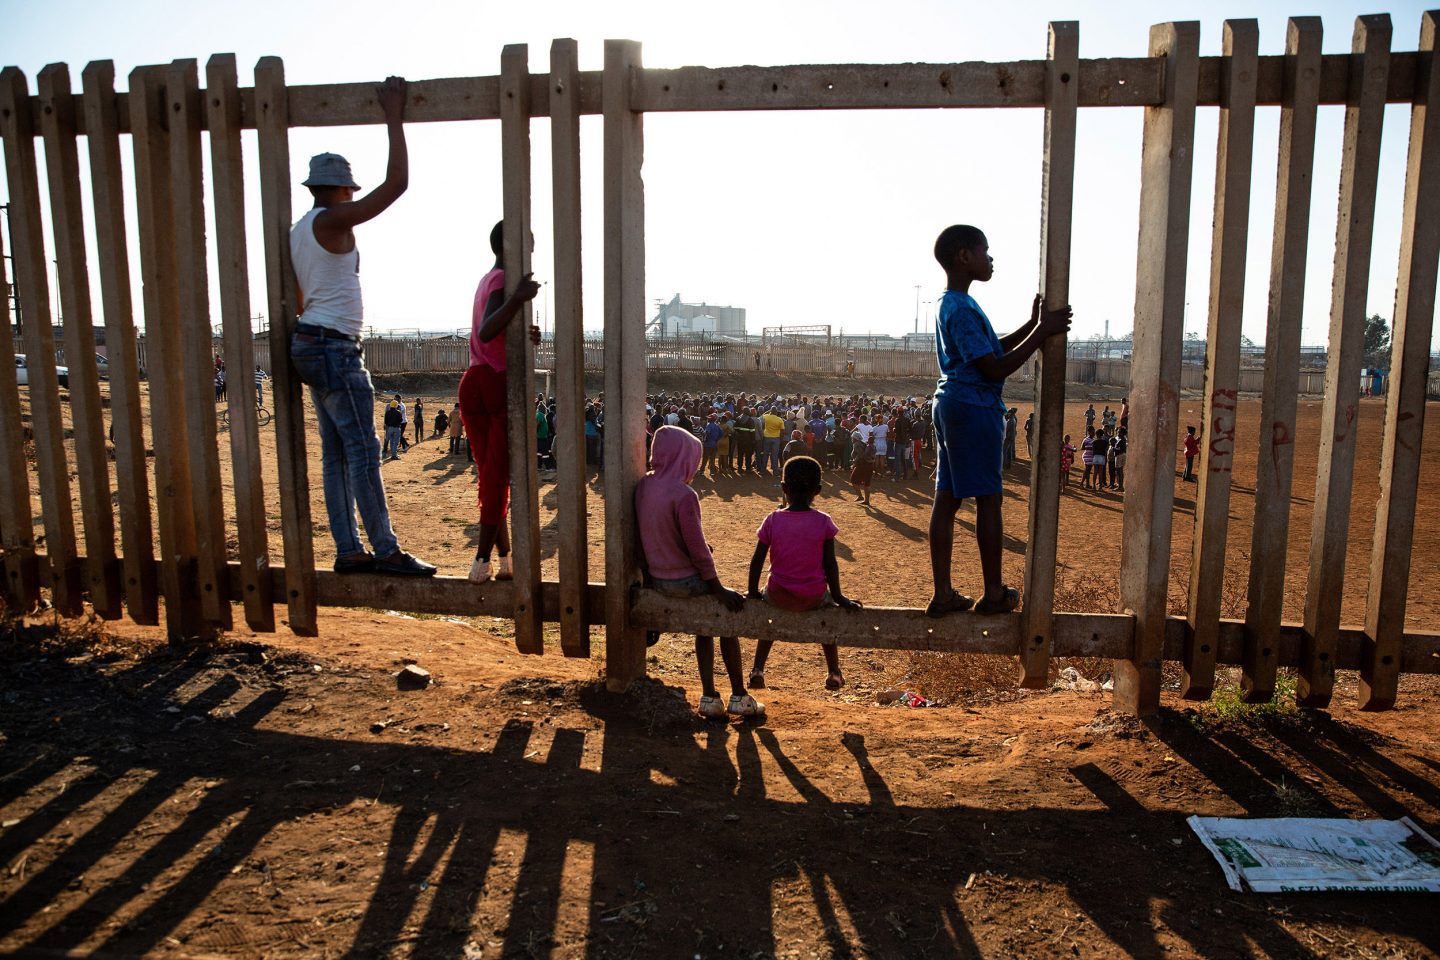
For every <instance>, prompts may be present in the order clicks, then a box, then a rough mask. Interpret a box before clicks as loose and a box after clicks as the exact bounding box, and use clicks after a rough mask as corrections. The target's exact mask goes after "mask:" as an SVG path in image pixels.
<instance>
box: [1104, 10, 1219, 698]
mask: <svg viewBox="0 0 1440 960" xmlns="http://www.w3.org/2000/svg"><path fill="white" fill-rule="evenodd" d="M1199 43H1200V26H1199V24H1197V23H1194V22H1186V23H1170V24H1160V25H1157V26H1155V27H1152V28H1151V30H1150V53H1151V55H1152V56H1164V57H1166V58H1167V59H1168V61H1169V66H1168V69H1167V70H1166V73H1165V87H1166V97H1165V105H1164V106H1158V107H1146V108H1145V129H1144V142H1143V147H1142V150H1143V154H1142V160H1141V174H1140V175H1141V182H1140V239H1139V245H1138V246H1139V266H1138V269H1137V271H1136V284H1135V345H1134V352H1133V354H1132V358H1133V359H1132V361H1131V363H1132V366H1131V383H1130V394H1129V397H1130V421H1129V434H1128V437H1129V454H1128V461H1127V463H1128V466H1127V468H1126V471H1125V482H1126V495H1125V521H1124V540H1123V544H1122V548H1121V557H1120V600H1121V603H1122V604H1123V605H1124V607H1125V609H1126V610H1127V611H1129V612H1131V613H1133V614H1134V615H1135V618H1136V624H1135V653H1134V657H1133V658H1132V659H1130V660H1117V661H1115V703H1116V706H1117V707H1118V708H1119V709H1121V710H1124V711H1126V712H1128V713H1133V714H1140V715H1144V714H1150V713H1153V712H1155V711H1156V710H1158V709H1159V706H1160V652H1161V645H1162V644H1163V642H1164V631H1165V616H1166V605H1167V597H1166V592H1167V588H1168V587H1169V584H1170V527H1171V522H1172V513H1173V511H1174V500H1175V432H1176V419H1177V417H1178V416H1179V408H1180V355H1181V348H1182V332H1183V323H1184V318H1185V266H1186V253H1187V247H1188V242H1189V234H1190V180H1191V167H1192V163H1193V157H1194V146H1195V83H1196V60H1197V57H1196V52H1197V50H1198V47H1199Z"/></svg>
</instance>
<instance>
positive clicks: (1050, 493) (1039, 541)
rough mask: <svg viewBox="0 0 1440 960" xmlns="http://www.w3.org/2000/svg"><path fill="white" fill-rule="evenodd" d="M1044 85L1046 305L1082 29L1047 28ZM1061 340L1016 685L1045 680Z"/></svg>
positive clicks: (1051, 301) (1050, 376) (1049, 369)
mask: <svg viewBox="0 0 1440 960" xmlns="http://www.w3.org/2000/svg"><path fill="white" fill-rule="evenodd" d="M1049 45H1050V50H1049V53H1050V59H1049V60H1048V61H1047V68H1048V69H1047V72H1046V80H1045V99H1046V105H1045V159H1044V163H1043V164H1042V166H1041V169H1042V170H1043V171H1044V174H1043V176H1044V179H1043V182H1042V184H1041V194H1040V210H1041V221H1042V223H1041V227H1040V275H1041V277H1042V279H1043V283H1042V289H1043V290H1044V293H1045V306H1046V308H1047V309H1055V308H1058V307H1062V306H1065V305H1066V304H1068V303H1069V302H1070V227H1071V220H1072V207H1073V203H1074V197H1075V123H1076V115H1077V113H1078V111H1077V109H1076V107H1077V103H1078V90H1079V86H1080V85H1079V82H1078V80H1079V67H1078V64H1079V57H1080V25H1079V24H1078V23H1075V22H1073V21H1067V22H1058V23H1052V24H1050V41H1049ZM1066 340H1067V338H1066V337H1063V336H1055V337H1050V338H1049V339H1047V340H1046V341H1045V343H1044V345H1043V346H1042V347H1041V348H1040V362H1039V363H1038V364H1037V365H1036V375H1035V410H1036V417H1035V419H1036V421H1037V423H1036V427H1037V429H1036V431H1035V439H1036V441H1037V445H1036V447H1035V449H1036V450H1038V451H1040V454H1039V456H1032V457H1031V460H1030V514H1029V536H1028V538H1027V540H1026V543H1027V544H1028V546H1027V548H1026V550H1025V606H1024V608H1023V610H1022V615H1021V622H1022V624H1023V627H1022V629H1023V633H1022V634H1021V637H1022V638H1023V640H1024V642H1023V643H1022V644H1021V647H1020V686H1022V687H1025V688H1026V689H1030V690H1040V689H1043V688H1044V687H1045V686H1046V685H1047V684H1048V683H1049V682H1050V680H1049V676H1048V674H1049V668H1050V655H1051V649H1050V648H1051V640H1052V638H1051V630H1052V624H1051V611H1052V610H1053V609H1054V606H1055V553H1056V544H1057V542H1058V540H1059V536H1060V458H1059V456H1057V455H1055V451H1058V450H1059V449H1060V443H1061V440H1062V439H1063V437H1064V433H1065V344H1066Z"/></svg>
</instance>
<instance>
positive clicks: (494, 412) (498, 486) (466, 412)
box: [459, 220, 540, 583]
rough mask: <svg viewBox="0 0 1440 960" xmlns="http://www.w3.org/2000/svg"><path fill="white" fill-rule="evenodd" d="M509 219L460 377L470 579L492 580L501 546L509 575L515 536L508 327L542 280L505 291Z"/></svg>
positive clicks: (495, 245)
mask: <svg viewBox="0 0 1440 960" xmlns="http://www.w3.org/2000/svg"><path fill="white" fill-rule="evenodd" d="M504 228H505V222H504V221H503V220H502V221H501V222H500V223H497V224H495V228H494V229H493V230H491V231H490V249H491V250H493V251H494V252H495V266H494V267H493V268H491V270H490V272H489V273H487V274H485V276H484V277H482V278H481V280H480V285H479V286H478V287H477V288H476V289H475V305H474V308H473V309H472V310H471V314H470V368H469V369H468V370H466V371H465V375H464V376H463V377H461V378H460V397H459V400H460V418H461V420H462V422H463V423H464V424H465V436H466V438H467V439H468V440H469V443H470V453H471V457H472V459H474V461H475V469H476V473H477V477H476V481H477V484H478V486H479V497H480V543H479V545H478V546H477V548H476V550H475V561H474V562H473V563H472V564H471V565H470V579H471V580H472V581H474V582H475V583H484V582H485V581H486V580H489V579H490V551H491V550H492V549H495V550H498V553H499V556H500V569H499V570H498V571H497V572H496V575H495V578H496V579H497V580H508V579H510V576H511V569H510V536H509V534H508V533H507V532H506V530H505V509H506V507H507V506H509V502H510V446H509V443H510V435H509V430H508V429H507V427H506V423H507V419H506V418H507V410H508V406H507V403H506V399H505V331H506V329H507V328H508V327H509V326H510V321H512V320H514V319H515V318H516V317H517V316H519V315H520V312H521V307H523V306H524V305H525V302H526V301H528V300H533V299H535V294H537V293H539V292H540V284H538V283H536V282H535V281H534V280H533V279H531V276H530V274H528V273H527V274H525V276H524V277H522V278H521V280H520V282H519V283H518V284H516V286H515V292H514V293H512V294H510V296H508V297H507V296H505V265H504V263H502V262H501V261H502V257H503V250H504V237H505V229H504ZM529 333H530V338H531V339H532V340H533V341H534V342H535V343H537V344H538V343H539V342H540V328H539V327H537V326H535V325H533V324H532V325H531V327H530V331H529Z"/></svg>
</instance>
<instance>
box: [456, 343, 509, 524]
mask: <svg viewBox="0 0 1440 960" xmlns="http://www.w3.org/2000/svg"><path fill="white" fill-rule="evenodd" d="M505 417H506V410H505V373H504V371H500V370H495V369H494V368H492V367H487V366H484V365H483V364H482V365H480V366H476V367H471V368H470V369H469V370H466V371H465V376H463V377H461V378H460V419H461V421H463V422H464V424H465V436H466V438H467V439H468V440H469V442H470V455H471V456H472V457H474V459H475V469H476V471H477V472H478V473H479V487H480V522H481V523H482V524H486V525H488V526H497V527H498V526H499V525H500V524H502V523H504V522H505V508H506V507H507V506H508V505H509V502H510V442H509V441H510V438H509V435H508V434H507V432H506V426H505Z"/></svg>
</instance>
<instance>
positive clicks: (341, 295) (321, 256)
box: [290, 207, 365, 337]
mask: <svg viewBox="0 0 1440 960" xmlns="http://www.w3.org/2000/svg"><path fill="white" fill-rule="evenodd" d="M322 209H324V208H323V207H315V208H314V209H312V210H310V212H308V213H306V214H305V216H303V217H301V218H300V220H299V222H298V223H296V224H295V226H294V227H292V228H291V230H290V260H291V261H292V262H293V263H294V264H295V279H296V281H297V282H298V283H299V284H300V293H301V295H302V296H303V297H304V298H305V311H304V313H302V314H301V315H300V320H301V322H302V323H313V324H316V325H317V326H321V327H329V328H331V329H332V330H338V331H340V332H341V333H344V334H349V335H350V336H352V337H358V336H360V332H361V331H362V330H363V329H364V327H365V310H364V307H363V306H362V305H361V303H360V248H359V247H358V246H357V247H356V248H355V249H354V250H351V251H350V252H349V253H331V252H330V251H329V250H326V249H325V248H324V247H322V246H320V241H319V240H316V239H315V217H316V216H317V215H318V214H319V213H320V211H321V210H322Z"/></svg>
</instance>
